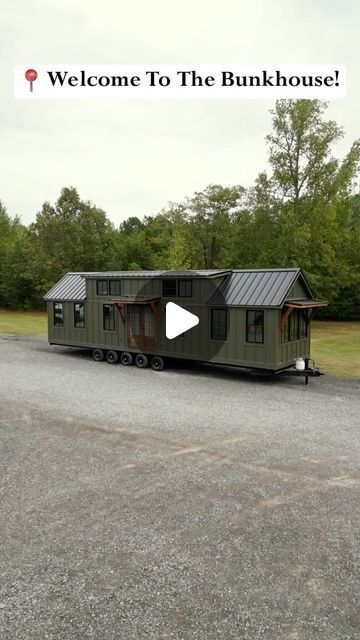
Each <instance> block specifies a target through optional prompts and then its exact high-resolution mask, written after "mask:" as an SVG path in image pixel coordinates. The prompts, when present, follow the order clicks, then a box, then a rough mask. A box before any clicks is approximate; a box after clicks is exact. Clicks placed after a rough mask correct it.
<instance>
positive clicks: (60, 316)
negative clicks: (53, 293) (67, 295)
mask: <svg viewBox="0 0 360 640" xmlns="http://www.w3.org/2000/svg"><path fill="white" fill-rule="evenodd" d="M54 326H55V327H63V326H64V310H63V304H62V302H54Z"/></svg>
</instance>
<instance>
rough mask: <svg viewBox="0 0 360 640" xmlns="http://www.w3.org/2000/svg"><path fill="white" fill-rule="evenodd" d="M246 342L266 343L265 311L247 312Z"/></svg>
mask: <svg viewBox="0 0 360 640" xmlns="http://www.w3.org/2000/svg"><path fill="white" fill-rule="evenodd" d="M246 342H251V343H255V344H263V343H264V312H263V311H247V312H246Z"/></svg>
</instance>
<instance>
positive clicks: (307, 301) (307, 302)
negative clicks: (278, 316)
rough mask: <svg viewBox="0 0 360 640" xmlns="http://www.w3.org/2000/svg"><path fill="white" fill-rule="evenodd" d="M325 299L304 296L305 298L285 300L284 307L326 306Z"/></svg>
mask: <svg viewBox="0 0 360 640" xmlns="http://www.w3.org/2000/svg"><path fill="white" fill-rule="evenodd" d="M327 304H328V303H327V302H326V301H325V300H313V299H312V298H304V299H303V300H285V302H284V307H289V308H291V309H315V308H318V307H326V306H327Z"/></svg>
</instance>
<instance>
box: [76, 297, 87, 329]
mask: <svg viewBox="0 0 360 640" xmlns="http://www.w3.org/2000/svg"><path fill="white" fill-rule="evenodd" d="M74 327H76V329H84V328H85V305H84V303H83V302H75V304H74Z"/></svg>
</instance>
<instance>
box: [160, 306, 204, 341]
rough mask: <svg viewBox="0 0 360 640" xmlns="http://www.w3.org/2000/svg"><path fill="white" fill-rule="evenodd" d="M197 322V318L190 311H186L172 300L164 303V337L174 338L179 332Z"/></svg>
mask: <svg viewBox="0 0 360 640" xmlns="http://www.w3.org/2000/svg"><path fill="white" fill-rule="evenodd" d="M197 324H199V318H198V317H197V316H195V315H194V314H193V313H190V311H186V309H183V308H182V307H179V305H178V304H175V303H174V302H168V303H167V305H166V337H167V338H168V339H169V340H172V339H173V338H176V336H179V335H180V334H181V333H185V331H189V329H192V328H193V327H195V326H196V325H197Z"/></svg>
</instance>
